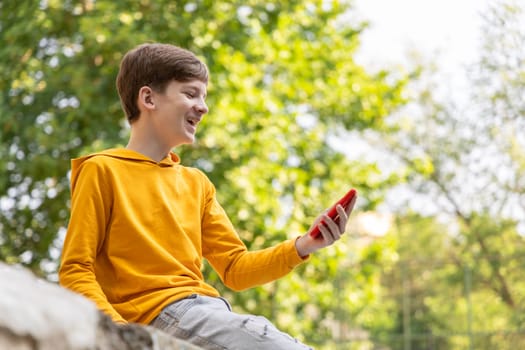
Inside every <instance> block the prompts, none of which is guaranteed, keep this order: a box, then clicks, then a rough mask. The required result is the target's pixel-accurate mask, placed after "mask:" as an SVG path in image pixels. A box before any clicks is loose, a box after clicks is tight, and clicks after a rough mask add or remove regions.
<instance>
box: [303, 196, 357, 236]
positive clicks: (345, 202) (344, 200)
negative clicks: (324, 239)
mask: <svg viewBox="0 0 525 350" xmlns="http://www.w3.org/2000/svg"><path fill="white" fill-rule="evenodd" d="M356 195H357V191H356V189H355V188H352V189H350V191H348V192H346V194H345V195H344V196H343V198H341V199H340V200H338V201H337V202H336V203H335V204H334V205H332V207H330V210H328V213H327V215H328V216H329V217H331V218H332V220H334V221H335V223H336V224H338V223H339V214H338V213H337V209H336V206H337V205H338V204H341V206H342V207H343V208H345V209H346V208H348V206H349V205H350V202H352V200H353V199H354V197H355V196H356ZM321 222H322V220H321V221H320V222H319V224H320V223H321ZM319 224H317V225H316V226H315V227H314V229H313V230H312V231H311V232H310V236H312V237H314V238H315V237H317V236H319V235H320V234H321V231H319Z"/></svg>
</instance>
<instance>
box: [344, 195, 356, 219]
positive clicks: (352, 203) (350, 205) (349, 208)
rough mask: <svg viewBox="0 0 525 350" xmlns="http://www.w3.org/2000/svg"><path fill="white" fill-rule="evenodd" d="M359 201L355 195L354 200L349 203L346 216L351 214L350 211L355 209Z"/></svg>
mask: <svg viewBox="0 0 525 350" xmlns="http://www.w3.org/2000/svg"><path fill="white" fill-rule="evenodd" d="M356 201H357V196H355V197H354V198H352V200H351V201H350V203H348V206H347V207H346V210H345V212H346V216H350V213H352V210H353V209H354V205H355V202H356Z"/></svg>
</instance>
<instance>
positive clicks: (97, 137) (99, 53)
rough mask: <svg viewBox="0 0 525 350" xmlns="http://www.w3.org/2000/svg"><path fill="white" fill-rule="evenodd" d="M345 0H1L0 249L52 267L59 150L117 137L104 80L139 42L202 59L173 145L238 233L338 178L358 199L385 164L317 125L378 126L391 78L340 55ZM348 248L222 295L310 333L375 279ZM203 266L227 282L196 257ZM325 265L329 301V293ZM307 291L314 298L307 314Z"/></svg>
mask: <svg viewBox="0 0 525 350" xmlns="http://www.w3.org/2000/svg"><path fill="white" fill-rule="evenodd" d="M349 9H350V3H349V2H346V1H331V2H325V1H320V0H312V1H286V2H261V1H255V0H251V1H207V0H199V1H167V0H165V1H150V0H143V1H140V2H137V1H130V0H128V1H105V0H101V1H92V0H72V1H62V0H50V1H45V2H36V1H17V2H15V1H3V2H0V42H1V43H2V45H1V46H0V84H1V88H2V91H3V94H2V98H1V100H0V130H1V133H0V137H1V140H0V141H1V142H0V154H1V155H2V156H1V157H0V169H2V174H3V176H1V180H0V205H1V208H2V216H1V217H0V242H1V247H0V259H2V260H5V261H8V262H10V263H23V264H25V265H27V266H30V267H31V268H32V269H33V270H34V271H35V272H38V273H40V274H42V275H46V276H48V277H49V278H50V279H53V278H56V276H55V275H54V273H55V272H56V266H57V265H56V264H57V261H58V259H59V253H60V246H61V242H62V239H63V236H64V233H65V228H66V226H67V219H68V205H69V183H68V178H67V173H68V170H69V160H70V159H71V158H73V157H76V156H79V155H81V154H85V153H88V152H92V151H96V150H100V149H102V148H106V147H114V146H119V145H122V144H123V143H124V142H125V139H126V136H127V133H128V129H127V126H126V122H125V120H124V118H123V114H122V112H121V110H120V106H119V102H118V97H117V95H116V91H115V88H114V81H115V77H116V74H117V69H118V64H119V61H120V59H121V58H122V55H123V53H124V52H126V51H127V50H128V49H130V48H131V47H133V46H135V45H137V44H139V43H142V42H144V41H161V42H170V43H174V44H177V45H180V46H183V47H187V48H189V49H191V50H192V51H194V52H196V53H197V54H198V55H199V56H201V57H202V58H203V59H204V60H205V61H206V62H207V64H208V66H209V68H210V71H211V81H210V86H209V98H208V104H209V106H210V107H211V108H210V114H209V115H208V116H206V118H205V120H204V122H203V123H202V127H201V128H200V130H199V133H198V138H199V139H198V141H197V143H196V145H194V146H192V147H186V148H183V149H180V150H178V151H179V152H180V154H181V156H182V161H183V163H184V164H185V165H189V166H196V167H199V168H201V169H203V170H204V171H205V172H206V173H207V174H208V175H209V176H210V178H211V180H212V181H213V182H214V183H215V184H216V186H217V190H218V197H219V200H220V201H221V203H223V205H224V207H225V209H226V211H227V212H228V213H229V214H230V216H231V218H232V220H233V222H234V224H235V226H236V227H237V228H238V231H239V234H240V236H241V237H242V239H243V240H245V242H246V244H247V245H248V246H249V248H251V249H257V248H261V247H264V246H269V245H271V244H273V243H275V242H278V241H281V240H283V239H284V238H287V237H293V236H295V235H296V234H299V233H302V232H304V231H305V230H306V229H307V228H308V227H309V225H310V224H311V222H312V220H313V218H314V217H315V216H316V215H317V214H318V213H319V212H320V211H321V210H323V208H326V207H327V206H328V205H329V204H330V203H331V202H332V201H333V200H334V199H335V198H337V197H338V196H340V195H341V194H342V193H344V192H345V191H346V190H347V189H348V187H350V186H353V187H356V188H358V189H359V190H360V193H361V194H362V196H361V200H360V202H359V207H360V208H362V209H367V208H372V207H373V206H374V205H375V204H376V202H377V198H380V194H381V191H382V190H383V189H384V187H385V186H386V185H388V184H389V183H391V182H393V181H395V179H390V178H383V177H380V176H377V175H378V169H377V167H376V166H375V165H374V164H369V163H367V162H366V161H363V162H350V161H349V160H348V159H347V158H346V157H345V156H344V155H342V154H341V153H339V152H337V151H335V150H334V149H333V148H332V147H331V146H330V144H329V140H330V137H333V136H334V135H338V134H339V133H340V132H342V131H345V130H350V129H352V130H364V129H381V128H383V127H384V126H383V122H384V119H385V117H386V116H387V115H388V114H390V113H391V112H392V110H393V109H395V108H396V107H397V106H398V105H399V104H401V103H402V102H403V101H402V99H401V90H402V88H403V86H404V83H405V81H404V79H396V78H393V77H392V76H391V75H390V74H389V73H388V72H387V71H382V72H379V73H377V74H374V75H371V74H369V73H367V72H366V71H365V70H364V69H363V68H362V67H360V66H359V65H357V64H356V63H355V62H354V61H353V59H352V56H353V54H354V52H355V50H356V49H357V47H358V45H359V34H360V32H361V30H362V29H363V28H364V24H361V23H355V24H349V23H348V20H347V18H348V17H347V15H346V14H347V11H348V10H349ZM368 198H374V200H368ZM370 249H371V250H370ZM370 249H364V250H363V254H362V255H359V254H358V251H356V254H357V255H356V256H358V257H359V258H360V259H362V260H363V261H368V262H369V263H373V262H374V261H379V260H380V259H379V258H380V254H379V253H378V252H379V251H381V248H380V247H377V246H376V247H374V248H373V249H372V248H370ZM347 251H348V248H347V247H345V246H344V244H341V245H340V246H338V247H333V248H332V249H328V250H327V251H325V252H323V253H321V254H318V255H317V256H316V257H314V258H313V259H312V261H311V263H309V264H308V267H303V268H302V269H300V270H299V271H298V273H297V274H293V275H291V276H289V277H287V278H285V279H283V280H282V281H280V282H278V283H273V284H270V285H267V286H264V287H261V288H255V289H253V290H250V291H246V292H243V293H238V294H235V296H233V295H231V296H229V297H231V299H232V300H233V301H234V304H235V305H236V306H237V307H239V308H242V309H244V310H247V311H250V312H256V313H263V314H265V315H269V316H272V317H274V319H277V321H278V324H279V325H280V326H282V327H284V328H285V329H289V330H291V331H294V329H293V328H296V329H295V332H294V333H302V334H305V338H309V339H308V340H310V341H313V342H315V343H319V344H321V343H323V341H324V340H323V339H321V338H319V337H317V338H316V332H314V330H317V329H319V326H318V325H319V324H320V322H321V320H323V319H324V318H326V317H327V316H329V314H330V313H333V309H331V308H333V307H335V306H336V305H338V306H340V307H341V309H340V316H341V315H342V316H344V315H347V314H351V315H359V314H360V312H361V311H362V310H364V305H363V304H361V305H356V304H351V303H349V302H347V301H345V300H346V299H347V298H348V297H347V294H348V293H350V291H351V290H354V289H364V290H373V288H371V287H372V285H373V283H376V281H375V280H374V279H373V278H371V277H370V276H375V273H376V272H374V271H366V272H362V271H361V270H360V269H359V268H355V269H354V270H351V271H346V270H343V271H342V270H340V269H339V263H340V262H344V261H342V260H341V259H342V258H343V257H344V255H345V254H346V253H345V252H347ZM367 251H375V252H376V253H374V254H367V253H366V252H367ZM359 261H361V260H359ZM367 274H368V275H369V276H368V277H367ZM206 275H207V277H208V279H209V280H210V281H212V283H214V284H215V285H216V286H217V288H219V289H220V290H221V291H223V292H224V293H225V294H226V295H229V292H228V291H227V290H224V288H223V287H222V285H221V284H220V282H219V281H218V279H217V276H215V275H214V274H213V273H212V272H211V271H210V269H209V267H206ZM301 279H304V280H307V281H306V282H302V280H301ZM335 280H337V281H339V282H337V283H338V284H339V285H338V287H341V288H342V289H340V293H341V298H342V299H343V300H342V301H338V300H333V299H330V295H331V292H332V291H333V290H334V288H335V286H334V285H333V283H332V282H333V281H335ZM355 281H360V282H359V283H357V282H355ZM307 282H308V283H307ZM370 293H372V292H370ZM290 296H293V297H290ZM372 299H373V298H372V297H370V296H369V297H364V298H362V299H360V300H359V301H360V302H361V303H367V302H369V301H371V300H372ZM312 305H315V307H316V308H319V310H317V309H316V311H315V312H310V313H308V312H307V310H311V309H312V308H313V306H312ZM278 310H279V311H280V310H285V311H286V315H287V316H288V317H284V316H283V317H281V315H283V313H281V311H280V312H279V313H278V314H277V311H278ZM272 313H275V314H274V315H272ZM342 316H341V317H339V322H340V323H341V322H342V321H341V318H342ZM303 317H308V318H307V319H306V320H304V321H302V322H301V321H300V320H301V319H302V318H303ZM324 328H325V329H326V334H330V332H331V328H330V327H329V326H326V327H324ZM299 330H300V331H299Z"/></svg>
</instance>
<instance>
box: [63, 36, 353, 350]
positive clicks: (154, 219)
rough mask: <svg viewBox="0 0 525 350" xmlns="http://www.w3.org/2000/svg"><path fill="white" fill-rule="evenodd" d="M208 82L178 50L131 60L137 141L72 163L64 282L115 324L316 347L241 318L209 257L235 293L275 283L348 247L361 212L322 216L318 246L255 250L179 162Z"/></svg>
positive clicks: (139, 51) (210, 340) (199, 340)
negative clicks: (338, 246)
mask: <svg viewBox="0 0 525 350" xmlns="http://www.w3.org/2000/svg"><path fill="white" fill-rule="evenodd" d="M207 82H208V70H207V67H206V66H205V65H204V63H202V62H201V61H200V60H199V59H197V57H196V56H195V55H194V54H193V53H191V52H189V51H187V50H185V49H182V48H179V47H176V46H173V45H167V44H143V45H140V46H138V47H136V48H135V49H133V50H131V51H130V52H128V53H127V54H126V55H125V57H124V58H123V60H122V62H121V65H120V71H119V74H118V77H117V89H118V92H119V96H120V99H121V103H122V106H123V109H124V111H125V113H126V116H127V118H128V121H129V123H130V125H131V134H130V139H129V142H128V144H127V146H126V148H124V149H110V150H106V151H103V152H100V153H96V154H92V155H88V156H85V157H82V158H77V159H74V160H72V170H71V192H72V197H71V217H70V221H69V227H68V232H67V235H66V239H65V242H64V247H63V252H62V261H61V266H60V271H59V277H60V283H61V284H62V285H63V286H65V287H67V288H69V289H71V290H73V291H76V292H78V293H81V294H83V295H85V296H86V297H88V298H90V299H91V300H93V301H94V302H95V303H96V304H97V306H98V307H99V308H100V309H101V310H102V311H103V312H105V313H107V314H108V315H110V316H111V317H112V319H113V320H114V321H115V322H120V323H126V322H137V323H142V324H151V325H153V326H155V327H158V328H160V329H163V330H165V331H166V332H168V333H171V334H173V335H175V336H177V337H179V338H182V339H186V340H188V341H190V342H192V343H194V344H196V345H199V346H201V347H203V348H205V349H239V350H241V349H242V350H244V349H253V350H255V349H271V350H276V349H286V350H293V349H308V347H307V346H305V345H303V344H301V343H299V342H298V341H296V340H295V339H293V338H291V337H290V336H288V335H287V334H285V333H282V332H280V331H279V330H277V329H276V328H275V327H274V326H273V325H272V324H271V323H270V322H269V321H267V320H266V319H264V318H262V317H259V316H252V315H239V314H236V313H233V312H232V311H231V307H230V305H229V304H228V302H227V301H226V300H224V299H222V298H221V297H220V296H219V293H218V292H217V290H215V289H214V288H213V287H212V286H210V285H208V284H207V283H206V282H205V281H204V280H203V275H202V274H201V263H202V259H203V258H206V259H207V260H208V261H209V262H210V264H211V266H213V268H214V269H215V270H216V271H217V273H218V274H219V276H220V277H221V279H222V281H223V282H224V284H225V285H226V286H228V287H230V288H232V289H234V290H243V289H246V288H250V287H253V286H256V285H260V284H263V283H267V282H270V281H273V280H276V279H278V278H280V277H282V276H284V275H285V274H287V273H288V272H290V271H291V270H292V269H293V268H294V267H295V266H297V265H299V264H300V263H301V262H303V261H304V260H305V259H306V258H307V257H308V255H309V254H311V253H313V252H315V251H317V250H319V249H320V248H323V247H326V246H328V245H331V244H332V243H334V242H335V241H336V240H338V239H339V238H340V237H341V235H342V234H343V233H344V230H345V226H346V222H347V220H348V216H349V215H350V212H351V211H352V207H353V204H354V203H352V204H351V205H350V206H349V207H348V209H346V211H345V209H343V207H341V206H338V208H337V210H338V213H339V215H340V217H341V220H340V222H339V224H336V223H335V222H334V221H332V220H331V219H330V218H329V217H328V216H327V215H326V214H323V215H320V216H319V217H318V218H317V220H316V222H315V224H314V226H315V225H318V226H319V228H320V230H321V236H320V238H317V239H314V238H312V237H311V236H310V235H309V234H308V233H307V234H305V235H304V236H301V237H298V238H296V239H294V240H288V241H285V242H283V243H281V244H278V245H276V246H274V247H271V248H267V249H264V250H260V251H253V252H248V251H247V249H246V246H245V245H244V244H243V242H242V241H241V240H240V239H239V237H238V236H237V234H236V232H235V230H234V228H233V227H232V224H231V222H230V220H229V219H228V217H227V216H226V214H225V212H224V210H223V209H222V208H221V206H220V204H219V203H218V202H217V200H216V198H215V188H214V186H213V184H212V183H211V182H210V181H209V179H208V178H207V177H206V176H205V175H204V174H203V173H202V172H201V171H199V170H197V169H195V168H189V167H185V166H182V165H181V164H180V159H179V157H178V156H177V155H176V154H175V153H173V152H172V149H173V148H175V147H176V146H179V145H182V144H191V143H192V142H193V141H194V138H195V132H196V129H197V125H198V124H199V123H200V122H201V120H202V118H203V116H204V114H206V113H207V112H208V107H207V106H206V103H205V98H206V89H207ZM321 219H322V221H323V222H321ZM314 226H312V227H314ZM310 230H311V229H310Z"/></svg>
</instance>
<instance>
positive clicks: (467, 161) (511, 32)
mask: <svg viewBox="0 0 525 350" xmlns="http://www.w3.org/2000/svg"><path fill="white" fill-rule="evenodd" d="M524 11H525V8H524V7H523V5H522V4H521V3H519V2H517V1H501V2H499V3H494V4H492V5H491V7H490V8H488V10H487V12H486V13H485V14H484V15H483V19H484V25H483V28H482V33H483V39H482V44H483V45H482V50H481V55H480V57H479V61H478V62H476V63H475V64H473V65H471V66H470V67H469V70H468V77H469V82H470V88H469V89H468V91H470V92H471V94H469V95H468V96H466V97H468V98H467V99H465V100H459V99H454V98H453V96H450V95H445V97H443V95H440V93H441V92H443V89H440V84H442V83H443V80H442V79H440V76H438V75H437V73H439V72H437V73H436V72H433V71H430V70H427V69H423V71H422V75H421V76H420V78H419V79H418V80H417V81H416V82H415V84H411V85H410V86H409V87H408V88H407V91H413V92H414V96H415V98H414V100H413V103H410V104H409V105H408V107H409V108H407V109H403V110H402V111H400V112H399V113H395V114H394V115H392V116H391V118H387V120H386V123H385V124H387V125H388V126H389V129H388V130H389V131H388V132H386V133H381V134H379V136H377V135H376V137H377V138H376V140H375V141H374V142H376V143H375V144H376V145H377V144H380V143H381V144H382V145H383V146H385V145H386V150H387V151H388V152H389V153H390V154H391V155H392V156H393V157H395V158H396V159H397V160H398V161H399V163H400V164H402V170H401V171H400V172H401V173H402V174H403V175H404V176H405V178H406V185H405V186H404V188H405V189H407V188H408V189H410V191H411V192H410V193H411V197H410V199H409V200H408V201H406V202H403V206H402V207H400V208H401V209H399V210H398V212H397V214H398V215H399V216H400V218H399V219H398V222H399V223H400V225H402V226H400V227H398V244H399V250H398V252H399V254H400V261H403V262H404V263H403V264H400V265H399V266H398V269H399V271H405V272H407V275H405V277H406V278H407V279H406V280H405V281H406V283H407V285H406V286H407V287H406V288H407V289H406V290H400V291H398V292H397V295H399V296H400V297H399V298H398V299H397V310H398V312H397V314H398V315H399V316H398V318H397V324H396V326H395V327H394V330H395V329H397V330H398V331H402V333H404V335H405V336H406V337H407V338H402V340H401V341H400V342H399V343H398V346H397V347H394V348H399V349H402V348H403V349H406V348H407V346H408V347H409V348H424V347H429V346H430V344H432V345H433V346H435V348H439V349H441V348H443V349H468V348H475V349H493V348H497V349H511V348H516V347H519V345H518V344H523V343H524V341H525V336H524V334H523V333H524V331H523V329H524V323H523V322H524V320H523V316H522V315H523V311H524V310H523V307H524V305H525V299H524V296H525V288H524V287H525V285H524V284H523V281H522V280H523V278H522V277H520V275H522V274H523V267H524V266H523V263H522V261H523V258H524V257H525V230H524V227H525V226H524V225H525V217H524V214H523V207H524V206H523V204H524V203H525V202H524V200H525V196H524V186H523V185H524V183H523V181H524V179H525V173H524V169H525V168H524V166H523V164H524V163H523V159H524V154H525V153H524V149H525V139H524V138H523V133H522V130H523V127H524V124H523V123H524V121H525V119H524V115H525V109H524V108H523V101H522V98H520V96H523V95H524V93H525V79H524V77H525V70H524V67H525V66H524V65H523V63H524V62H525V56H524V54H523V50H522V48H521V43H523V40H524V39H525V32H524V28H523V26H522V23H523V20H524V18H525V12H524ZM427 68H428V67H427ZM463 97H465V96H463ZM465 101H466V103H465ZM379 139H380V140H379ZM378 140H379V141H378ZM403 208H404V209H403ZM407 208H408V210H407ZM413 211H416V212H418V213H419V215H416V216H414V215H413ZM421 216H426V217H427V218H426V219H422V218H421ZM403 217H404V219H403V220H401V218H403ZM440 222H446V226H443V225H439V223H440ZM419 225H423V226H422V227H419ZM436 228H439V229H436ZM428 231H431V232H433V234H435V235H436V236H437V237H436V238H434V239H433V240H432V241H429V240H428V238H429V235H428V234H427V232H428ZM433 252H439V255H437V256H436V254H433ZM421 254H423V256H425V259H424V262H425V263H426V264H428V267H425V266H424V263H418V257H419V256H420V255H421ZM436 259H437V261H438V262H439V266H438V267H435V268H434V267H433V265H432V261H435V260H436ZM414 260H415V261H416V263H412V262H413V261H414ZM407 266H408V267H407ZM410 273H411V274H410ZM394 277H396V276H393V277H392V276H390V277H389V279H387V282H386V286H387V287H389V288H390V286H391V284H392V279H393V278H394ZM396 278H398V277H396ZM466 279H467V280H468V281H467V280H466ZM394 280H395V279H394ZM398 280H399V278H398ZM467 287H468V290H469V292H468V295H467V296H465V293H466V292H465V289H466V288H467ZM403 298H408V299H403ZM407 300H408V301H407ZM405 302H409V307H408V309H404V308H406V307H407V304H404V303H405ZM469 313H470V314H469ZM407 314H408V315H409V316H410V318H409V319H408V321H407V317H408V316H407ZM407 328H409V329H410V332H409V334H408V335H407ZM454 334H455V335H454ZM509 334H516V335H517V336H516V338H511V337H510V335H509Z"/></svg>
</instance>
